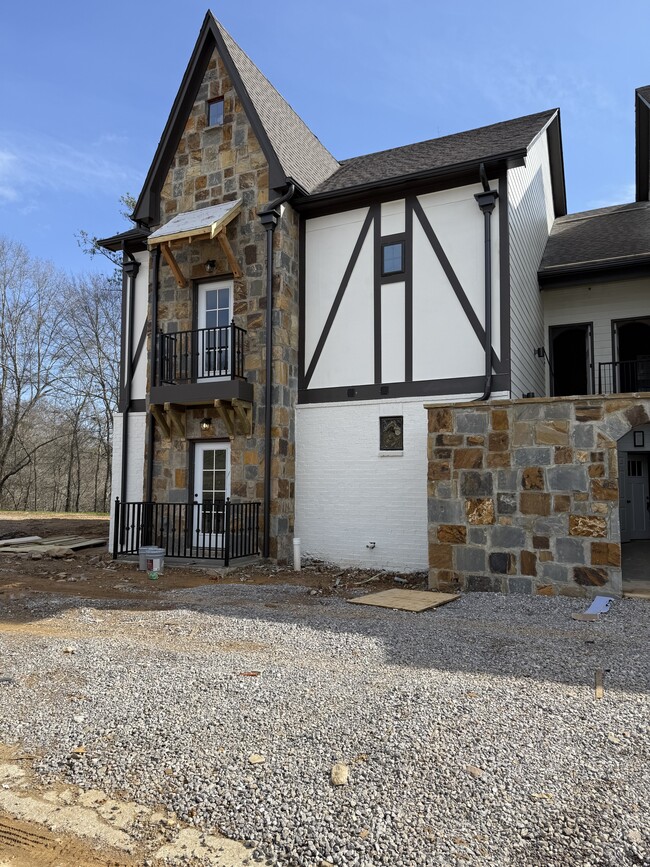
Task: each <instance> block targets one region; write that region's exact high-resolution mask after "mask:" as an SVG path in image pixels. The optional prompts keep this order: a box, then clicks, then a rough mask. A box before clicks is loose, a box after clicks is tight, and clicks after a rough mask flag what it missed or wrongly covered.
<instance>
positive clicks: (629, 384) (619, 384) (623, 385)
mask: <svg viewBox="0 0 650 867" xmlns="http://www.w3.org/2000/svg"><path fill="white" fill-rule="evenodd" d="M628 391H650V360H646V359H642V360H637V361H608V362H601V363H600V364H599V365H598V393H599V394H621V393H623V392H628Z"/></svg>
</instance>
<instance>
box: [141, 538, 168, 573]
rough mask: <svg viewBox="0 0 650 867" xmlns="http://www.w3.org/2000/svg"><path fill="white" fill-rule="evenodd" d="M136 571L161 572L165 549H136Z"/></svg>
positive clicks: (163, 564)
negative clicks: (137, 558) (137, 560)
mask: <svg viewBox="0 0 650 867" xmlns="http://www.w3.org/2000/svg"><path fill="white" fill-rule="evenodd" d="M138 557H139V559H140V562H139V563H138V569H139V570H140V572H163V571H164V568H165V549H164V548H156V547H155V546H153V545H151V546H143V547H142V548H138Z"/></svg>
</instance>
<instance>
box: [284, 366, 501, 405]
mask: <svg viewBox="0 0 650 867" xmlns="http://www.w3.org/2000/svg"><path fill="white" fill-rule="evenodd" d="M484 385H485V377H484V376H482V375H481V376H463V377H458V378H452V379H428V380H416V381H415V382H395V383H389V384H388V385H385V384H384V385H382V384H381V383H375V384H373V385H367V384H366V385H352V386H347V385H344V386H336V387H333V388H311V389H309V390H304V391H302V392H299V393H298V400H299V403H334V402H348V403H349V402H351V401H359V400H390V399H392V398H396V397H430V398H435V397H443V396H445V395H449V394H458V395H470V394H474V393H476V392H478V393H479V394H481V393H482V391H483V386H484ZM492 386H493V391H506V390H507V388H508V377H507V376H505V375H504V374H501V373H498V374H496V375H495V376H494V377H493V380H492Z"/></svg>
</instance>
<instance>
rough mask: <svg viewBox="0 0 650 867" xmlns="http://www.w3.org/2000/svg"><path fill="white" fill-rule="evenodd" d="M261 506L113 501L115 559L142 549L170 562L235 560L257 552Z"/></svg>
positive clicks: (218, 502) (254, 504)
mask: <svg viewBox="0 0 650 867" xmlns="http://www.w3.org/2000/svg"><path fill="white" fill-rule="evenodd" d="M259 517H260V504H259V503H233V502H231V500H229V499H228V500H217V501H215V502H214V503H205V504H203V503H197V502H194V503H144V502H141V503H138V502H134V503H126V502H125V503H121V502H120V500H119V498H118V499H116V500H115V524H114V531H113V559H115V557H117V556H118V555H119V554H137V553H138V550H139V549H140V547H141V546H143V545H156V546H158V547H159V548H164V550H165V555H166V556H167V557H181V558H184V559H190V558H191V559H196V560H223V562H224V565H225V566H227V565H228V564H229V563H230V561H231V560H236V559H238V558H240V557H250V556H253V555H255V554H258V553H259Z"/></svg>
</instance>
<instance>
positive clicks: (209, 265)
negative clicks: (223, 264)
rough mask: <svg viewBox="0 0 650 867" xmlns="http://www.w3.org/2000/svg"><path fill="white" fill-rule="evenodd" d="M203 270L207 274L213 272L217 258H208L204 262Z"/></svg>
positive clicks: (215, 268)
mask: <svg viewBox="0 0 650 867" xmlns="http://www.w3.org/2000/svg"><path fill="white" fill-rule="evenodd" d="M205 270H206V273H208V274H213V273H214V272H215V271H216V270H217V260H216V259H208V261H207V262H206V263H205Z"/></svg>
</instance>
